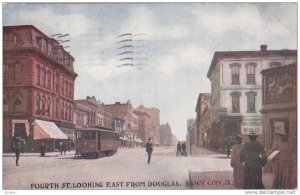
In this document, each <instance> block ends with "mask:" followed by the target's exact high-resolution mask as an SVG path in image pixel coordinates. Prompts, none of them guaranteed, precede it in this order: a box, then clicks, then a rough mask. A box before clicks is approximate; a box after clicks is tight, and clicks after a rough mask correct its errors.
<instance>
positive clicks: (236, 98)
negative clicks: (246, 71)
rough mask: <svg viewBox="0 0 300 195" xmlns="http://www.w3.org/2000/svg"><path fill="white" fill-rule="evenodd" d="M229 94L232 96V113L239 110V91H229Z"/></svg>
mask: <svg viewBox="0 0 300 195" xmlns="http://www.w3.org/2000/svg"><path fill="white" fill-rule="evenodd" d="M230 96H231V98H232V112H233V113H239V112H240V96H241V93H240V92H236V91H235V92H232V93H230Z"/></svg>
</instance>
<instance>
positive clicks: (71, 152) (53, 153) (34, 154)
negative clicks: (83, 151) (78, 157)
mask: <svg viewBox="0 0 300 195" xmlns="http://www.w3.org/2000/svg"><path fill="white" fill-rule="evenodd" d="M70 155H73V156H75V151H70V152H68V151H67V152H66V155H64V154H62V155H60V152H46V154H45V157H59V156H70ZM2 156H3V157H15V156H16V154H15V153H3V155H2ZM20 156H41V153H21V154H20Z"/></svg>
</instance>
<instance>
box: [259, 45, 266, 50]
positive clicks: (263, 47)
mask: <svg viewBox="0 0 300 195" xmlns="http://www.w3.org/2000/svg"><path fill="white" fill-rule="evenodd" d="M267 50H268V45H260V51H267Z"/></svg>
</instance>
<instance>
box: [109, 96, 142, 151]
mask: <svg viewBox="0 0 300 195" xmlns="http://www.w3.org/2000/svg"><path fill="white" fill-rule="evenodd" d="M105 106H106V107H107V108H108V109H109V110H110V111H111V113H112V118H118V119H120V120H122V121H123V133H122V134H121V137H122V138H123V137H124V138H125V140H126V141H128V143H126V145H127V146H129V147H134V146H136V145H137V143H136V142H137V140H136V139H138V115H137V114H136V113H134V108H133V107H132V105H131V103H130V100H128V101H127V102H126V103H120V102H116V103H115V104H107V105H105Z"/></svg>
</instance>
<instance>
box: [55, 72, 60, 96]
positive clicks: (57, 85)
mask: <svg viewBox="0 0 300 195" xmlns="http://www.w3.org/2000/svg"><path fill="white" fill-rule="evenodd" d="M55 91H56V93H58V92H59V75H56V79H55Z"/></svg>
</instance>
